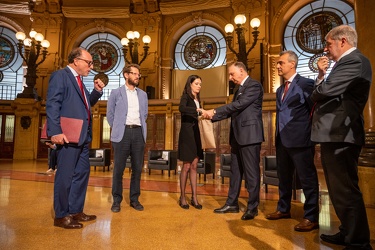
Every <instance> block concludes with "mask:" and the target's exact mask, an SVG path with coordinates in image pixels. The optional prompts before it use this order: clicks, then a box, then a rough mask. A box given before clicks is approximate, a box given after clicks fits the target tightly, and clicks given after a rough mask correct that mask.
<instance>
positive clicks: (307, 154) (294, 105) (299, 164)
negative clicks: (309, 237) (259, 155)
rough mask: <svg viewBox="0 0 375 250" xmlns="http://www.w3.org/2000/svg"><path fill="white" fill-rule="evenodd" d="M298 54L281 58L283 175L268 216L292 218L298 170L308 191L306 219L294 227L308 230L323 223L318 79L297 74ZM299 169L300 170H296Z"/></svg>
mask: <svg viewBox="0 0 375 250" xmlns="http://www.w3.org/2000/svg"><path fill="white" fill-rule="evenodd" d="M297 65H298V57H297V55H296V53H294V52H293V51H283V52H281V53H280V58H279V60H278V61H277V71H278V75H279V76H282V77H283V79H284V80H285V83H284V84H282V85H281V86H280V87H279V88H278V89H277V90H276V162H277V175H278V177H279V201H278V203H277V210H276V212H274V213H271V214H268V215H267V216H266V218H267V219H269V220H278V219H282V218H290V217H291V215H290V208H291V200H292V184H293V175H294V172H296V173H297V176H298V178H299V180H300V182H301V186H302V189H303V193H304V195H305V199H306V200H305V204H304V210H305V212H304V215H303V220H302V221H301V222H300V223H299V224H297V225H296V226H295V227H294V230H296V231H300V232H307V231H311V230H313V229H316V228H318V227H319V183H318V175H317V171H316V168H315V165H314V152H315V150H314V144H313V143H312V142H311V139H310V136H311V119H310V113H311V109H312V106H313V104H312V101H311V100H310V95H311V93H312V91H313V89H314V81H313V80H312V79H308V78H305V77H302V76H300V75H299V74H297V71H296V69H297ZM295 170H296V171H295Z"/></svg>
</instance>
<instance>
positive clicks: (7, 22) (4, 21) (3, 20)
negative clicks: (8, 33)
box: [0, 16, 25, 32]
mask: <svg viewBox="0 0 375 250" xmlns="http://www.w3.org/2000/svg"><path fill="white" fill-rule="evenodd" d="M0 25H2V26H5V27H7V28H9V29H11V30H14V31H15V32H18V31H22V32H25V29H24V28H22V27H21V26H20V25H19V24H18V23H16V22H15V21H14V20H12V19H10V18H7V17H5V16H0Z"/></svg>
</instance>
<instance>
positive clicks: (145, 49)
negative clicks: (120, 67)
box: [138, 44, 150, 66]
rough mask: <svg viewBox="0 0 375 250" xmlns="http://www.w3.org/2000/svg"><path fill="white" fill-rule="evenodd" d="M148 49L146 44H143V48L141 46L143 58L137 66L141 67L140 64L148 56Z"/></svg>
mask: <svg viewBox="0 0 375 250" xmlns="http://www.w3.org/2000/svg"><path fill="white" fill-rule="evenodd" d="M149 48H150V47H149V46H148V45H147V44H145V45H144V46H143V57H142V60H141V61H140V62H139V64H138V65H139V66H140V65H141V63H142V62H143V61H144V60H145V59H146V57H147V55H148V49H149Z"/></svg>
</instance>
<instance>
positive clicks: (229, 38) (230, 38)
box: [225, 35, 238, 58]
mask: <svg viewBox="0 0 375 250" xmlns="http://www.w3.org/2000/svg"><path fill="white" fill-rule="evenodd" d="M225 40H226V41H227V45H228V48H229V49H230V51H232V52H233V53H234V54H235V55H236V57H237V58H238V53H237V52H236V51H235V50H234V49H233V47H232V41H233V36H232V35H227V36H226V37H225Z"/></svg>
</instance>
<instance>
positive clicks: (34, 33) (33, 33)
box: [29, 29, 37, 38]
mask: <svg viewBox="0 0 375 250" xmlns="http://www.w3.org/2000/svg"><path fill="white" fill-rule="evenodd" d="M36 34H37V32H36V31H35V30H34V29H32V30H31V31H30V33H29V36H30V37H31V38H34V37H35V35H36Z"/></svg>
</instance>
